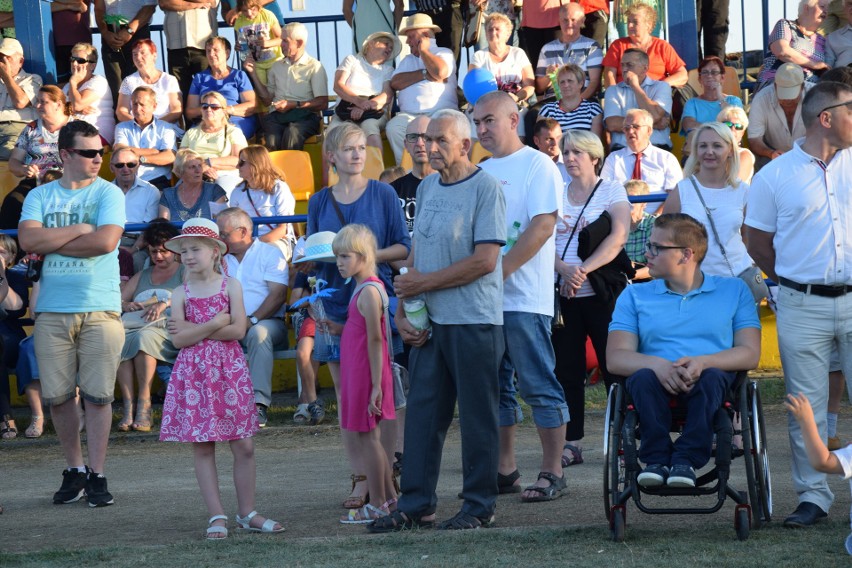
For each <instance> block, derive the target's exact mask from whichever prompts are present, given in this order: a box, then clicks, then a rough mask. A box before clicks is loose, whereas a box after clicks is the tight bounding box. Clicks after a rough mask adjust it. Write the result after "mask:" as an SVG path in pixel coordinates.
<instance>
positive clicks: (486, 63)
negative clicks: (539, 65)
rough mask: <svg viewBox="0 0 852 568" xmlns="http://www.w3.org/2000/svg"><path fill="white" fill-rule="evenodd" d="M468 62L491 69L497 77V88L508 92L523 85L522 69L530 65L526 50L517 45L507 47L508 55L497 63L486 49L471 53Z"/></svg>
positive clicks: (512, 91) (513, 91) (481, 67)
mask: <svg viewBox="0 0 852 568" xmlns="http://www.w3.org/2000/svg"><path fill="white" fill-rule="evenodd" d="M470 64H471V65H473V66H474V67H477V68H480V69H487V70H489V71H491V72H492V73H493V74H494V78H495V79H497V88H498V89H501V90H504V91H508V92H510V93H515V92H517V91H519V90H520V89H521V87H523V78H524V77H523V70H524V68H525V67H531V66H532V64H531V63H530V60H529V58H528V57H527V54H526V52H524V50H523V49H520V48H517V47H509V55H507V56H506V59H504V60H503V61H501V62H499V63H497V62H496V61H494V59H492V58H491V53H490V52H489V51H488V50H487V49H483V50H481V51H477V52H476V53H474V54H473V61H471V63H470Z"/></svg>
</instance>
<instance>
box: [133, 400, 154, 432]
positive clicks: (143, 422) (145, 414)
mask: <svg viewBox="0 0 852 568" xmlns="http://www.w3.org/2000/svg"><path fill="white" fill-rule="evenodd" d="M153 410H154V409H153V408H152V407H151V401H150V399H149V400H148V401H147V404H146V403H145V402H143V401H141V400H140V401H137V402H136V420H134V421H133V426H132V428H133V429H134V430H136V431H137V432H150V431H151V426H153V424H154V421H153V420H152V419H151V413H152V412H153Z"/></svg>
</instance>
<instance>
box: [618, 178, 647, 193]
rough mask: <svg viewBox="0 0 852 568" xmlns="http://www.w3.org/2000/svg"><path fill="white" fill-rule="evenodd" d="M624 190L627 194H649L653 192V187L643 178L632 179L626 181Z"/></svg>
mask: <svg viewBox="0 0 852 568" xmlns="http://www.w3.org/2000/svg"><path fill="white" fill-rule="evenodd" d="M624 190H625V191H626V192H627V195H648V194H649V193H651V188H650V187H648V184H647V183H645V182H644V181H642V180H641V179H631V180H628V181H626V182H624Z"/></svg>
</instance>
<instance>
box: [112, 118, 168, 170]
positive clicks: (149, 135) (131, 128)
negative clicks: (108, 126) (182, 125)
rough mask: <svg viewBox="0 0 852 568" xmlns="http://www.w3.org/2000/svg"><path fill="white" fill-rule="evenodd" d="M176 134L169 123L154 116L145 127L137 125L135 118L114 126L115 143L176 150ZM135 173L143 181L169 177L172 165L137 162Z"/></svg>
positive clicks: (161, 149) (135, 146)
mask: <svg viewBox="0 0 852 568" xmlns="http://www.w3.org/2000/svg"><path fill="white" fill-rule="evenodd" d="M177 134H178V133H177V132H176V131H175V129H174V127H173V126H172V125H171V124H170V123H168V122H165V121H163V120H158V119H156V118H155V119H154V120H153V121H151V124H149V125H148V126H146V127H145V128H142V127H141V126H139V125H138V124H137V123H136V121H135V120H127V121H125V122H119V123H118V124H117V125H116V127H115V145H119V144H121V145H122V146H130V147H131V148H145V149H150V148H153V149H155V150H160V151H163V150H171V151H172V152H177ZM136 175H138V176H139V177H140V178H142V179H144V180H145V181H151V180H152V179H157V178H158V177H167V178H171V177H172V167H171V166H155V165H152V164H139V169H138V170H137V174H136Z"/></svg>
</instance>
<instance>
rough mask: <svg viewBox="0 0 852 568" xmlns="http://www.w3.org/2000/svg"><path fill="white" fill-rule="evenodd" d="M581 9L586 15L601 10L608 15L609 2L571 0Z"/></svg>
mask: <svg viewBox="0 0 852 568" xmlns="http://www.w3.org/2000/svg"><path fill="white" fill-rule="evenodd" d="M572 1H573V2H576V3H577V4H579V5H580V6H582V7H583V11H584V12H585V13H586V14H590V13H592V12H597V11H598V10H603V11H604V12H606V13H607V14H609V0H572Z"/></svg>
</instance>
